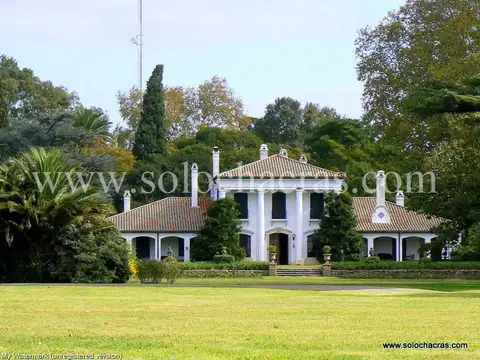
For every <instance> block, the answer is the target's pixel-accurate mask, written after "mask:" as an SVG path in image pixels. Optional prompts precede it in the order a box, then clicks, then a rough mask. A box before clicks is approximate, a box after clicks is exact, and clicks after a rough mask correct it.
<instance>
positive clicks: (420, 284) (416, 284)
mask: <svg viewBox="0 0 480 360" xmlns="http://www.w3.org/2000/svg"><path fill="white" fill-rule="evenodd" d="M178 283H179V284H201V285H212V286H232V285H254V286H262V285H307V286H308V285H336V286H375V287H387V288H391V287H396V288H413V289H423V290H435V291H447V292H452V291H461V290H479V291H480V280H463V279H349V278H338V277H324V276H265V277H262V278H233V279H232V278H230V279H229V278H203V279H202V278H184V279H178Z"/></svg>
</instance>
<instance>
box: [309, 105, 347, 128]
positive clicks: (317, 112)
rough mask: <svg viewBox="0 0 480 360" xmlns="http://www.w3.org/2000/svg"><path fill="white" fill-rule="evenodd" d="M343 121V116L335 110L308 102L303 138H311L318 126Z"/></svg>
mask: <svg viewBox="0 0 480 360" xmlns="http://www.w3.org/2000/svg"><path fill="white" fill-rule="evenodd" d="M341 119H343V116H341V115H340V114H338V112H337V111H336V110H335V109H334V108H332V107H328V106H323V107H320V106H319V105H318V104H314V103H310V102H307V103H306V104H305V107H304V108H303V119H302V125H301V129H302V136H303V137H309V136H310V135H311V133H312V131H313V129H315V127H316V126H318V125H321V124H323V123H325V122H329V121H335V120H341Z"/></svg>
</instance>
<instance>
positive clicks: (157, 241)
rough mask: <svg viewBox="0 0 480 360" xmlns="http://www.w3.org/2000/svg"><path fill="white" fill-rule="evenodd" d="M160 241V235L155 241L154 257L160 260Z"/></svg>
mask: <svg viewBox="0 0 480 360" xmlns="http://www.w3.org/2000/svg"><path fill="white" fill-rule="evenodd" d="M159 241H160V240H158V234H157V238H156V239H155V255H154V256H153V258H154V259H157V260H158V259H159V258H160V256H159V255H158V243H159Z"/></svg>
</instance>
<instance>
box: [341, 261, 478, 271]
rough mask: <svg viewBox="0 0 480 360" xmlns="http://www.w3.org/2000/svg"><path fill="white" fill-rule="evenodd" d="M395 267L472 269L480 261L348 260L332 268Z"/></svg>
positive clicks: (365, 268)
mask: <svg viewBox="0 0 480 360" xmlns="http://www.w3.org/2000/svg"><path fill="white" fill-rule="evenodd" d="M394 269H412V270H415V269H432V270H448V269H453V270H470V269H480V261H462V262H460V261H448V260H444V261H432V260H421V261H376V260H375V261H370V260H365V261H346V262H334V263H333V264H332V270H394Z"/></svg>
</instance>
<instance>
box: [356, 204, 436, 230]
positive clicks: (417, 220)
mask: <svg viewBox="0 0 480 360" xmlns="http://www.w3.org/2000/svg"><path fill="white" fill-rule="evenodd" d="M375 204H376V199H375V198H374V197H354V198H353V207H354V210H355V214H356V216H357V230H358V231H359V232H430V231H431V229H432V228H434V227H436V226H438V225H440V224H441V223H442V222H443V221H444V219H442V218H438V217H431V218H430V217H428V216H427V215H425V214H423V213H421V212H418V211H413V210H409V209H408V208H406V207H404V206H400V205H396V204H394V203H392V202H389V201H387V202H386V206H387V209H388V212H389V213H390V221H391V222H390V223H389V224H374V223H372V213H373V210H374V208H375Z"/></svg>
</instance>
